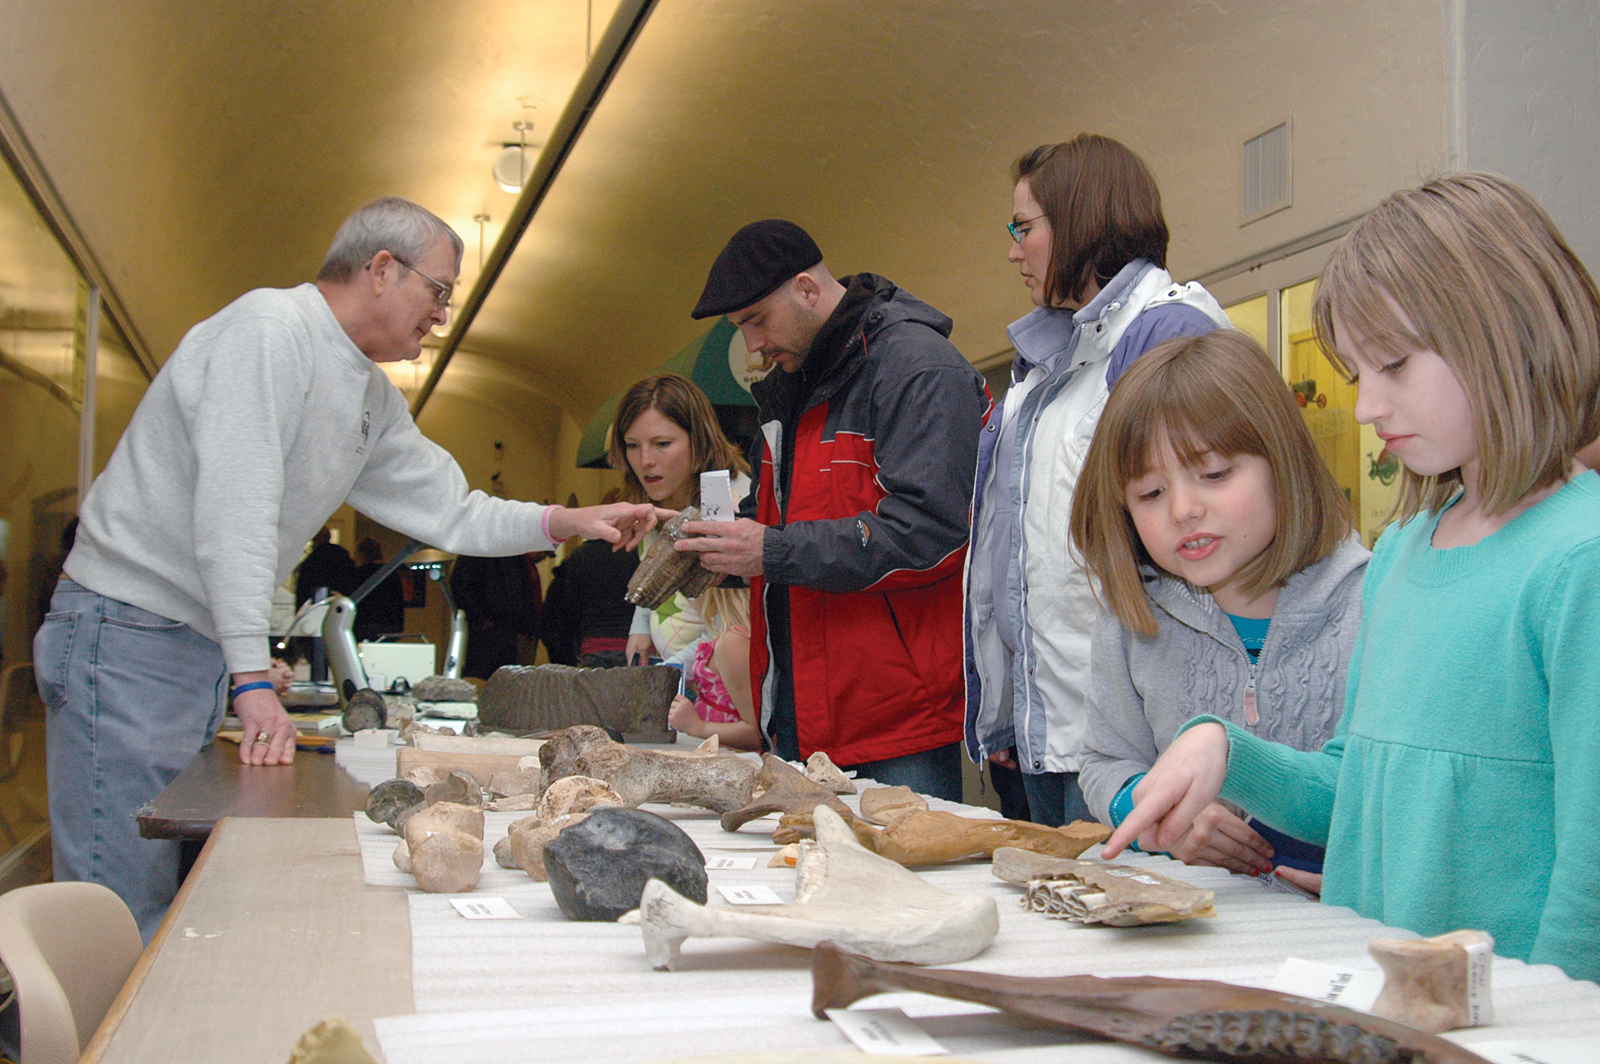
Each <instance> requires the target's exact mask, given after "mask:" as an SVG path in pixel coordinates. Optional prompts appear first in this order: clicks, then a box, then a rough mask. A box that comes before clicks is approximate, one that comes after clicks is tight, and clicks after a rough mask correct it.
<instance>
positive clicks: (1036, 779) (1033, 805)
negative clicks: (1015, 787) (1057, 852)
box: [1022, 772, 1094, 828]
mask: <svg viewBox="0 0 1600 1064" xmlns="http://www.w3.org/2000/svg"><path fill="white" fill-rule="evenodd" d="M1022 789H1023V790H1025V791H1027V792H1028V815H1029V816H1030V817H1032V818H1033V822H1034V823H1035V824H1047V825H1049V826H1050V827H1053V828H1059V827H1061V826H1062V825H1063V824H1070V823H1072V822H1073V821H1074V820H1093V819H1094V815H1093V814H1092V813H1090V812H1089V805H1088V803H1087V802H1085V801H1084V800H1083V790H1082V789H1081V788H1080V787H1079V786H1078V774H1077V773H1076V772H1024V773H1023V774H1022Z"/></svg>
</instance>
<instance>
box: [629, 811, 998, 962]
mask: <svg viewBox="0 0 1600 1064" xmlns="http://www.w3.org/2000/svg"><path fill="white" fill-rule="evenodd" d="M815 817H816V825H817V841H816V842H815V843H814V844H810V845H807V846H806V847H804V848H803V849H802V852H801V855H800V863H799V865H798V866H796V869H795V877H796V884H797V888H796V891H795V903H794V904H793V905H740V906H737V907H735V906H718V907H716V908H706V907H704V906H700V905H696V904H695V903H694V902H691V901H689V900H688V899H687V898H684V897H681V896H680V895H678V894H676V893H674V892H673V891H672V889H671V888H670V887H668V886H666V884H664V883H661V882H658V881H652V882H651V883H649V884H648V885H647V886H646V887H645V890H644V895H643V897H642V898H641V899H640V901H639V922H640V924H641V926H642V927H643V930H644V948H645V955H646V957H647V958H648V959H649V961H650V964H651V966H652V967H655V968H657V969H670V968H673V967H675V966H676V965H677V963H678V952H679V949H680V947H681V946H682V945H683V940H684V939H686V938H688V937H689V936H691V935H697V936H701V937H706V938H754V939H758V940H760V941H763V942H783V943H787V944H789V945H791V946H815V945H816V944H817V943H818V942H824V941H834V942H843V943H846V944H848V945H849V946H850V948H851V949H854V950H859V951H860V952H862V953H864V954H866V955H868V956H873V957H882V958H884V959H894V960H903V961H910V962H912V963H914V964H950V963H954V962H956V961H962V960H966V959H967V958H969V957H974V956H976V955H977V954H979V953H981V952H982V951H983V950H984V949H985V948H986V947H987V946H988V945H989V943H991V942H993V941H994V937H995V935H996V934H998V933H999V931H1000V913H999V909H998V907H997V906H996V905H995V903H994V899H993V898H985V897H980V896H976V895H966V896H958V895H954V894H946V893H945V892H944V891H942V890H939V889H937V888H936V887H932V886H929V885H928V884H927V883H924V882H923V881H922V880H921V879H919V878H917V876H916V874H915V873H913V872H908V871H906V870H905V869H904V868H901V867H900V866H899V865H896V864H894V863H892V862H890V861H886V860H884V859H883V858H882V857H879V856H877V855H876V854H873V853H869V852H868V851H867V850H866V849H864V848H863V847H862V846H861V844H860V843H859V842H858V841H857V840H856V837H855V834H854V833H853V832H852V831H851V830H850V828H849V827H848V826H846V824H845V823H844V821H843V820H842V819H841V818H840V817H839V816H838V814H836V813H834V812H833V810H831V809H829V808H827V807H826V806H819V807H818V808H817V810H816V813H815Z"/></svg>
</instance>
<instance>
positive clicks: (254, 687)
mask: <svg viewBox="0 0 1600 1064" xmlns="http://www.w3.org/2000/svg"><path fill="white" fill-rule="evenodd" d="M271 689H272V681H271V680H253V681H251V682H250V683H242V684H240V685H239V686H238V687H235V688H234V689H233V690H231V691H229V692H228V697H229V698H238V697H239V696H240V695H242V694H244V693H245V692H246V691H270V690H271Z"/></svg>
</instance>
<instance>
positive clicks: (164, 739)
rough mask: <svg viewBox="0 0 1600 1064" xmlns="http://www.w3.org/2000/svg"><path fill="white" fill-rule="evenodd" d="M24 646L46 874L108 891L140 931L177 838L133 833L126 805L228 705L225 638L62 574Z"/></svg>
mask: <svg viewBox="0 0 1600 1064" xmlns="http://www.w3.org/2000/svg"><path fill="white" fill-rule="evenodd" d="M33 658H34V669H35V672H36V675H37V677H38V682H39V695H40V697H42V698H43V699H44V704H45V706H46V708H47V712H46V714H45V743H46V748H45V749H46V754H45V757H46V766H47V768H48V772H49V787H50V837H51V852H52V856H53V858H54V860H55V878H56V879H58V880H82V881H86V882H90V883H100V884H102V885H104V886H107V887H110V888H111V889H112V890H114V891H116V892H117V894H118V895H120V896H121V898H122V900H123V901H124V902H126V903H127V905H128V908H129V909H130V910H131V911H132V912H133V918H134V919H135V920H136V921H138V924H139V932H140V934H142V935H143V936H144V940H145V942H147V943H148V942H149V941H150V936H152V935H154V934H155V931H156V928H157V927H158V926H159V925H160V923H161V918H162V916H164V915H165V914H166V911H167V906H168V905H170V904H171V903H172V898H173V895H175V894H176V893H177V891H178V844H177V843H176V842H172V841H167V840H158V839H142V838H140V837H139V825H138V823H137V821H135V819H134V814H135V813H137V812H138V810H139V807H140V806H142V805H144V804H145V803H146V802H148V801H150V800H151V799H153V798H155V797H156V795H158V794H160V793H161V792H162V790H163V789H165V788H166V786H167V784H169V783H171V782H172V780H173V778H174V777H176V776H177V775H178V773H179V772H181V771H183V768H184V766H185V765H187V764H188V763H189V762H190V761H192V760H194V756H195V755H196V754H197V753H199V752H200V750H201V749H202V748H203V747H204V746H205V745H206V744H207V743H209V742H211V740H212V739H213V738H214V737H215V735H216V731H217V725H218V724H220V723H221V722H222V715H223V713H224V711H225V710H226V708H227V695H228V675H227V667H226V665H225V664H224V663H223V659H222V648H221V647H219V646H218V645H217V644H216V643H214V642H212V641H211V640H210V639H207V638H206V637H205V636H203V635H201V634H200V633H198V632H196V631H195V630H194V629H192V628H190V627H188V626H187V625H184V624H180V623H179V622H177V621H174V620H170V619H169V618H166V617H162V616H159V615H158V614H154V613H150V612H149V611H147V610H142V609H140V608H139V607H137V606H131V605H129V604H128V603H126V602H119V601H117V600H116V599H112V598H106V597H105V596H103V595H97V594H95V593H94V592H93V591H90V590H89V589H87V588H85V587H81V586H79V585H78V584H75V583H73V582H72V581H71V580H68V579H65V578H63V579H62V580H61V582H60V583H58V584H57V585H56V592H55V596H54V597H53V598H52V599H51V600H50V612H49V613H48V614H46V615H45V619H44V624H43V626H41V627H40V629H39V633H38V634H37V635H36V636H34V640H33Z"/></svg>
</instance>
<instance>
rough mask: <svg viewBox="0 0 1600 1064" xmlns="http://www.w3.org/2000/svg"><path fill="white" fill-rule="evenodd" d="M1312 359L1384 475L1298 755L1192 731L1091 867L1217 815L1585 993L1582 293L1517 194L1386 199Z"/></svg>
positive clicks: (1588, 392) (1590, 884)
mask: <svg viewBox="0 0 1600 1064" xmlns="http://www.w3.org/2000/svg"><path fill="white" fill-rule="evenodd" d="M1314 313H1315V317H1316V322H1317V331H1318V335H1319V337H1320V339H1321V340H1322V343H1323V345H1324V350H1326V351H1328V352H1330V359H1331V360H1332V361H1333V363H1334V365H1335V367H1336V368H1338V369H1339V370H1340V371H1341V372H1343V373H1345V374H1346V375H1347V376H1348V377H1350V378H1352V379H1354V380H1355V381H1356V382H1357V386H1358V388H1359V397H1358V399H1357V402H1356V407H1355V414H1356V419H1357V420H1358V421H1361V422H1363V423H1366V424H1371V425H1372V426H1373V427H1374V428H1375V429H1376V430H1377V433H1378V435H1379V437H1380V438H1381V439H1383V441H1384V443H1385V446H1387V447H1388V449H1389V451H1390V453H1391V454H1394V455H1395V456H1396V457H1398V458H1399V459H1400V461H1401V462H1402V463H1404V466H1405V472H1404V484H1403V490H1402V494H1401V500H1400V504H1399V511H1398V516H1397V518H1396V520H1395V522H1394V523H1393V524H1392V525H1391V526H1390V527H1389V529H1388V530H1387V531H1385V532H1384V534H1383V536H1382V538H1381V539H1380V540H1379V541H1378V543H1377V546H1376V548H1375V549H1374V552H1373V556H1372V561H1371V563H1370V564H1369V565H1368V567H1367V573H1366V579H1365V583H1364V585H1363V602H1362V623H1361V630H1360V633H1359V634H1358V636H1357V638H1356V646H1355V651H1354V654H1353V656H1352V657H1351V661H1350V668H1349V683H1348V694H1347V699H1346V709H1345V714H1344V717H1343V719H1342V720H1341V722H1340V725H1339V728H1338V731H1337V732H1336V733H1335V735H1334V738H1333V739H1332V740H1331V741H1330V742H1329V743H1328V744H1327V745H1326V746H1324V747H1323V748H1322V749H1321V750H1320V751H1312V752H1303V751H1297V750H1291V749H1289V748H1288V747H1285V746H1280V745H1278V744H1275V743H1269V742H1264V741H1262V740H1259V739H1257V738H1255V737H1254V736H1251V735H1249V734H1248V733H1247V732H1245V731H1244V730H1242V729H1239V728H1237V727H1235V726H1233V725H1231V724H1226V723H1223V722H1221V721H1218V720H1217V719H1216V718H1213V717H1197V718H1196V719H1194V720H1192V721H1190V722H1188V724H1187V725H1186V726H1185V730H1184V731H1183V733H1182V734H1181V735H1180V736H1179V737H1178V738H1177V740H1176V741H1174V742H1173V744H1172V745H1171V746H1170V747H1169V748H1168V749H1167V751H1166V753H1165V754H1163V755H1162V757H1161V758H1160V759H1159V760H1158V761H1157V763H1156V765H1155V767H1154V768H1152V769H1151V771H1150V773H1149V775H1147V776H1146V777H1145V779H1144V780H1143V781H1142V782H1141V783H1140V785H1139V786H1138V787H1137V788H1135V793H1134V799H1135V802H1136V804H1135V807H1134V810H1133V811H1132V812H1131V813H1130V814H1129V815H1128V817H1127V819H1126V820H1124V821H1123V824H1122V826H1121V827H1120V828H1119V829H1118V830H1117V832H1116V834H1115V835H1113V836H1112V838H1111V840H1110V842H1109V843H1108V844H1107V846H1106V850H1105V856H1107V857H1110V856H1112V855H1114V854H1115V853H1117V852H1118V851H1120V849H1121V848H1122V847H1123V846H1125V845H1126V844H1127V843H1128V842H1130V841H1132V840H1134V839H1138V840H1139V842H1140V845H1141V846H1144V847H1145V848H1146V849H1150V848H1156V849H1160V848H1162V847H1163V846H1164V845H1165V843H1166V841H1167V840H1169V839H1171V838H1175V837H1177V836H1178V835H1180V834H1181V833H1182V832H1183V831H1184V830H1186V829H1187V826H1188V823H1189V821H1191V820H1192V819H1193V817H1194V816H1195V814H1196V813H1197V812H1198V811H1199V810H1200V809H1202V808H1204V807H1205V805H1207V804H1208V803H1210V802H1211V801H1212V800H1213V799H1215V798H1216V797H1217V796H1218V795H1220V796H1221V797H1223V798H1225V799H1227V800H1230V801H1234V802H1237V803H1239V804H1240V805H1243V806H1245V807H1246V808H1248V809H1250V810H1251V811H1252V812H1254V813H1255V815H1256V816H1257V817H1259V818H1260V819H1262V820H1263V821H1265V822H1267V823H1269V824H1271V825H1272V826H1273V827H1275V828H1278V829H1279V830H1282V831H1286V832H1288V833H1289V834H1291V835H1294V836H1295V837H1297V838H1303V839H1307V840H1309V841H1313V842H1317V841H1323V840H1325V841H1326V845H1327V861H1326V866H1325V873H1324V879H1323V882H1322V898H1323V900H1324V901H1326V902H1329V903H1332V904H1337V905H1348V906H1350V907H1352V908H1354V909H1355V910H1356V911H1357V912H1360V913H1361V914H1363V915H1365V916H1370V917H1373V918H1375V919H1378V920H1381V921H1383V922H1384V923H1387V924H1391V925H1396V926H1399V927H1404V928H1409V929H1411V930H1413V931H1416V932H1418V933H1420V934H1424V935H1434V934H1440V933H1443V932H1447V931H1453V930H1457V929H1466V928H1472V929H1479V930H1484V931H1488V932H1489V933H1490V934H1492V935H1494V936H1495V939H1496V941H1497V943H1498V945H1497V950H1498V951H1499V952H1500V953H1502V954H1504V955H1506V956H1511V957H1519V958H1524V959H1526V960H1528V961H1531V962H1534V963H1549V964H1556V965H1559V966H1560V967H1561V968H1563V969H1565V970H1566V972H1567V974H1569V975H1571V976H1573V977H1574V978H1578V979H1595V978H1597V977H1600V832H1597V831H1595V829H1594V823H1593V819H1594V810H1595V809H1597V808H1600V706H1597V701H1596V700H1597V697H1600V696H1597V694H1596V692H1600V475H1597V474H1595V473H1593V472H1589V471H1586V470H1585V469H1584V468H1583V466H1582V465H1581V464H1579V462H1580V461H1581V460H1582V459H1584V458H1588V459H1590V460H1593V458H1594V455H1593V454H1590V453H1588V452H1587V451H1585V449H1586V448H1588V449H1590V450H1592V449H1593V446H1592V445H1593V444H1594V442H1595V440H1596V437H1597V436H1600V414H1597V394H1600V296H1597V294H1596V290H1595V285H1594V282H1593V280H1592V279H1591V278H1590V276H1589V274H1588V271H1586V270H1585V269H1584V267H1583V264H1582V263H1581V262H1580V261H1579V260H1578V258H1577V256H1575V255H1574V254H1573V253H1572V251H1571V250H1570V249H1569V248H1568V247H1567V245H1566V243H1565V242H1564V241H1563V240H1562V239H1561V236H1560V234H1559V233H1557V231H1556V229H1555V226H1554V224H1553V223H1552V222H1551V221H1550V218H1549V216H1548V215H1546V214H1545V212H1544V211H1543V210H1542V209H1541V208H1540V207H1539V205H1538V204H1537V203H1536V202H1534V200H1533V199H1532V198H1531V197H1530V196H1529V195H1528V194H1527V193H1526V192H1524V191H1522V190H1521V189H1520V188H1518V187H1516V186H1515V185H1512V184H1510V183H1509V182H1507V181H1505V180H1504V179H1502V178H1498V177H1493V176H1490V175H1487V174H1463V175H1459V176H1456V177H1450V178H1443V179H1440V180H1436V181H1430V182H1429V183H1428V184H1426V185H1424V186H1422V187H1421V188H1419V189H1415V190H1411V191H1406V192H1400V193H1396V194H1395V195H1393V196H1391V197H1389V198H1388V199H1387V200H1385V201H1384V202H1383V203H1382V204H1380V205H1379V206H1378V207H1377V209H1375V210H1374V211H1373V212H1372V213H1371V214H1370V215H1368V216H1367V217H1366V218H1365V219H1364V220H1363V221H1362V222H1361V223H1360V224H1359V225H1358V226H1357V227H1356V228H1355V229H1354V230H1352V231H1351V233H1350V235H1349V236H1347V237H1346V238H1345V240H1344V242H1343V243H1342V244H1341V245H1340V247H1339V249H1338V250H1337V251H1335V252H1334V256H1333V259H1332V260H1331V261H1330V262H1329V264H1328V267H1327V268H1326V269H1325V270H1324V271H1323V274H1322V278H1321V281H1320V283H1319V286H1318V291H1317V296H1316V304H1315V311H1314Z"/></svg>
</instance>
